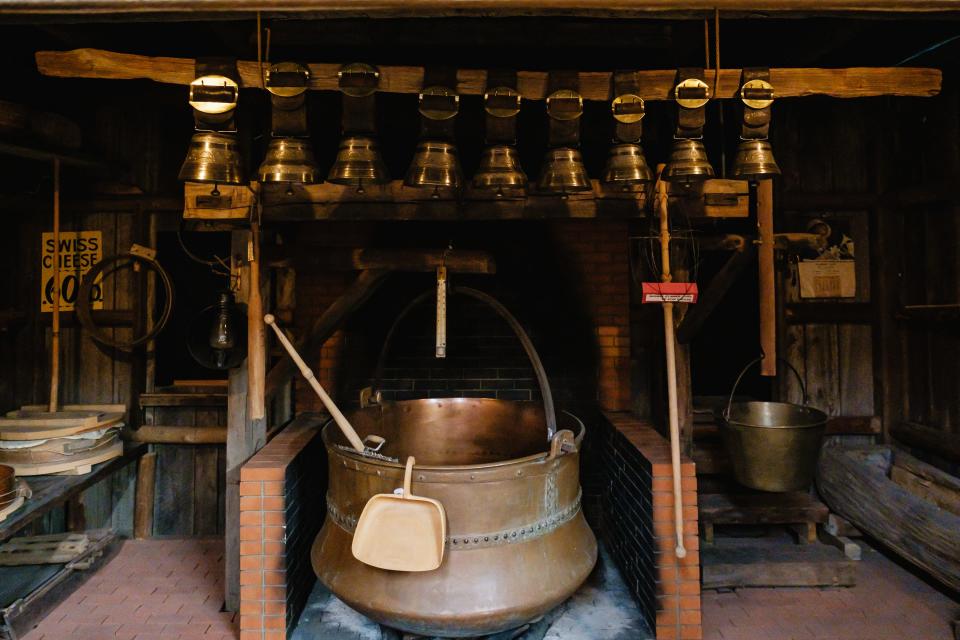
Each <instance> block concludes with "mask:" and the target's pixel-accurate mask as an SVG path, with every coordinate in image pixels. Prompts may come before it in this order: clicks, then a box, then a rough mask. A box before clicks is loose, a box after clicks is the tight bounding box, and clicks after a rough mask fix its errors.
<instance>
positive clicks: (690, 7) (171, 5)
mask: <svg viewBox="0 0 960 640" xmlns="http://www.w3.org/2000/svg"><path fill="white" fill-rule="evenodd" d="M714 9H718V10H720V11H723V12H724V13H729V12H732V13H734V14H736V15H739V14H740V13H746V14H747V15H750V16H756V15H758V14H767V13H773V14H792V13H800V14H802V15H810V14H823V13H846V12H851V13H855V14H863V13H881V14H883V13H895V14H907V13H921V14H922V13H930V12H949V11H953V10H955V9H956V5H955V4H953V3H952V2H951V1H950V0H826V1H823V2H820V1H818V0H694V1H693V2H678V1H677V0H471V1H470V2H465V1H464V0H446V1H445V2H438V1H437V0H367V1H366V2H343V1H342V0H246V1H244V2H235V1H231V0H193V1H190V2H187V1H179V2H176V1H173V2H172V1H170V0H138V1H137V2H130V1H129V0H3V1H2V2H0V14H8V15H47V14H56V15H61V14H62V15H70V14H93V15H96V14H101V15H103V14H116V15H118V16H119V15H123V16H137V15H143V14H147V15H153V14H155V15H157V16H163V15H168V14H174V15H177V16H179V17H182V19H190V18H193V19H197V18H198V17H201V18H202V17H208V18H214V17H219V18H220V19H222V18H223V16H224V14H227V15H231V16H243V17H250V16H251V15H252V14H254V13H255V12H260V11H262V12H264V13H265V15H266V17H284V16H287V17H288V16H290V15H291V14H294V15H296V14H300V13H304V14H309V15H310V16H311V17H317V16H321V17H340V16H354V15H360V16H365V17H377V18H398V17H418V18H434V17H443V16H490V15H496V16H501V17H502V16H531V15H542V14H549V15H567V16H593V17H623V16H638V15H644V16H648V17H658V16H659V15H662V14H669V13H670V12H673V13H683V14H690V13H696V14H698V15H703V14H709V15H713V11H714ZM128 19H129V18H128Z"/></svg>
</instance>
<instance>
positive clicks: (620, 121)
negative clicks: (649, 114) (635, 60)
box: [610, 70, 646, 143]
mask: <svg viewBox="0 0 960 640" xmlns="http://www.w3.org/2000/svg"><path fill="white" fill-rule="evenodd" d="M639 94H640V85H639V83H638V82H637V73H636V72H635V71H625V70H619V71H615V72H614V74H613V100H612V101H611V102H610V111H611V112H612V114H613V121H614V128H613V140H614V142H634V143H636V142H640V138H641V136H642V134H643V124H642V122H643V116H644V115H646V106H645V105H644V102H643V98H641V97H640V95H639Z"/></svg>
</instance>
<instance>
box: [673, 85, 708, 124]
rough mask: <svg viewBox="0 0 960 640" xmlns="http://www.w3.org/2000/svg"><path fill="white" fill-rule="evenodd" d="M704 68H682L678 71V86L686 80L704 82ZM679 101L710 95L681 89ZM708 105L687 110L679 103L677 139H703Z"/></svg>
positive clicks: (694, 90)
mask: <svg viewBox="0 0 960 640" xmlns="http://www.w3.org/2000/svg"><path fill="white" fill-rule="evenodd" d="M703 76H704V72H703V67H682V68H680V69H678V70H677V84H678V85H679V84H681V83H682V82H683V81H684V80H700V81H701V82H703V81H704V80H703ZM675 98H677V99H687V98H691V99H697V98H709V94H704V93H703V92H702V91H698V90H696V89H693V90H687V91H684V90H683V89H681V92H680V95H679V96H675ZM706 121H707V116H706V105H704V106H700V107H694V108H687V107H684V106H682V105H680V104H679V103H678V104H677V131H676V134H675V135H676V137H677V138H702V137H703V126H704V125H705V124H706Z"/></svg>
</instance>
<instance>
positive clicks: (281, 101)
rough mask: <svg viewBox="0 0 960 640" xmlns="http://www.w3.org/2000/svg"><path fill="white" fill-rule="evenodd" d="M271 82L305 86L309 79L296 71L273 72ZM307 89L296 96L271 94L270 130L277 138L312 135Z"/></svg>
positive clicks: (281, 84) (290, 85) (279, 84)
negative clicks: (308, 115) (308, 117)
mask: <svg viewBox="0 0 960 640" xmlns="http://www.w3.org/2000/svg"><path fill="white" fill-rule="evenodd" d="M270 84H271V85H274V86H283V87H304V88H306V87H307V86H308V84H309V79H308V78H306V77H305V76H304V75H302V74H299V73H294V72H273V73H271V74H270ZM307 93H308V92H307V91H304V92H303V93H300V94H299V95H295V96H278V95H276V94H273V93H271V94H270V130H271V132H272V133H273V136H274V137H276V138H288V137H289V138H306V137H309V136H310V130H309V128H308V127H307Z"/></svg>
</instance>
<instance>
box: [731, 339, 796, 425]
mask: <svg viewBox="0 0 960 640" xmlns="http://www.w3.org/2000/svg"><path fill="white" fill-rule="evenodd" d="M765 357H766V356H763V355H761V356H760V357H759V358H756V359H754V360H751V361H750V362H748V363H747V366H745V367H744V368H743V371H741V372H740V375H739V376H737V381H736V382H734V383H733V389H731V390H730V397H729V398H728V399H727V408H726V410H725V411H724V412H723V418H724V420H729V419H730V407H731V405H732V404H733V396H734V395H736V393H737V387H739V386H740V381H741V380H742V379H743V376H744V375H745V374H746V373H747V371H749V370H750V367H752V366H753V365H755V364H757V363H758V362H760V361H762V360H763V359H764V358H765ZM777 361H778V362H782V363H783V364H785V365H787V367H788V368H789V369H790V371H793V375H795V376H797V382H799V383H800V395H801V396H802V397H803V406H807V401H808V398H807V385H805V384H803V378H801V377H800V372H799V371H797V369H796V367H794V366H793V365H792V364H790V362H788V361H787V360H786V359H784V358H781V357H780V356H777Z"/></svg>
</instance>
